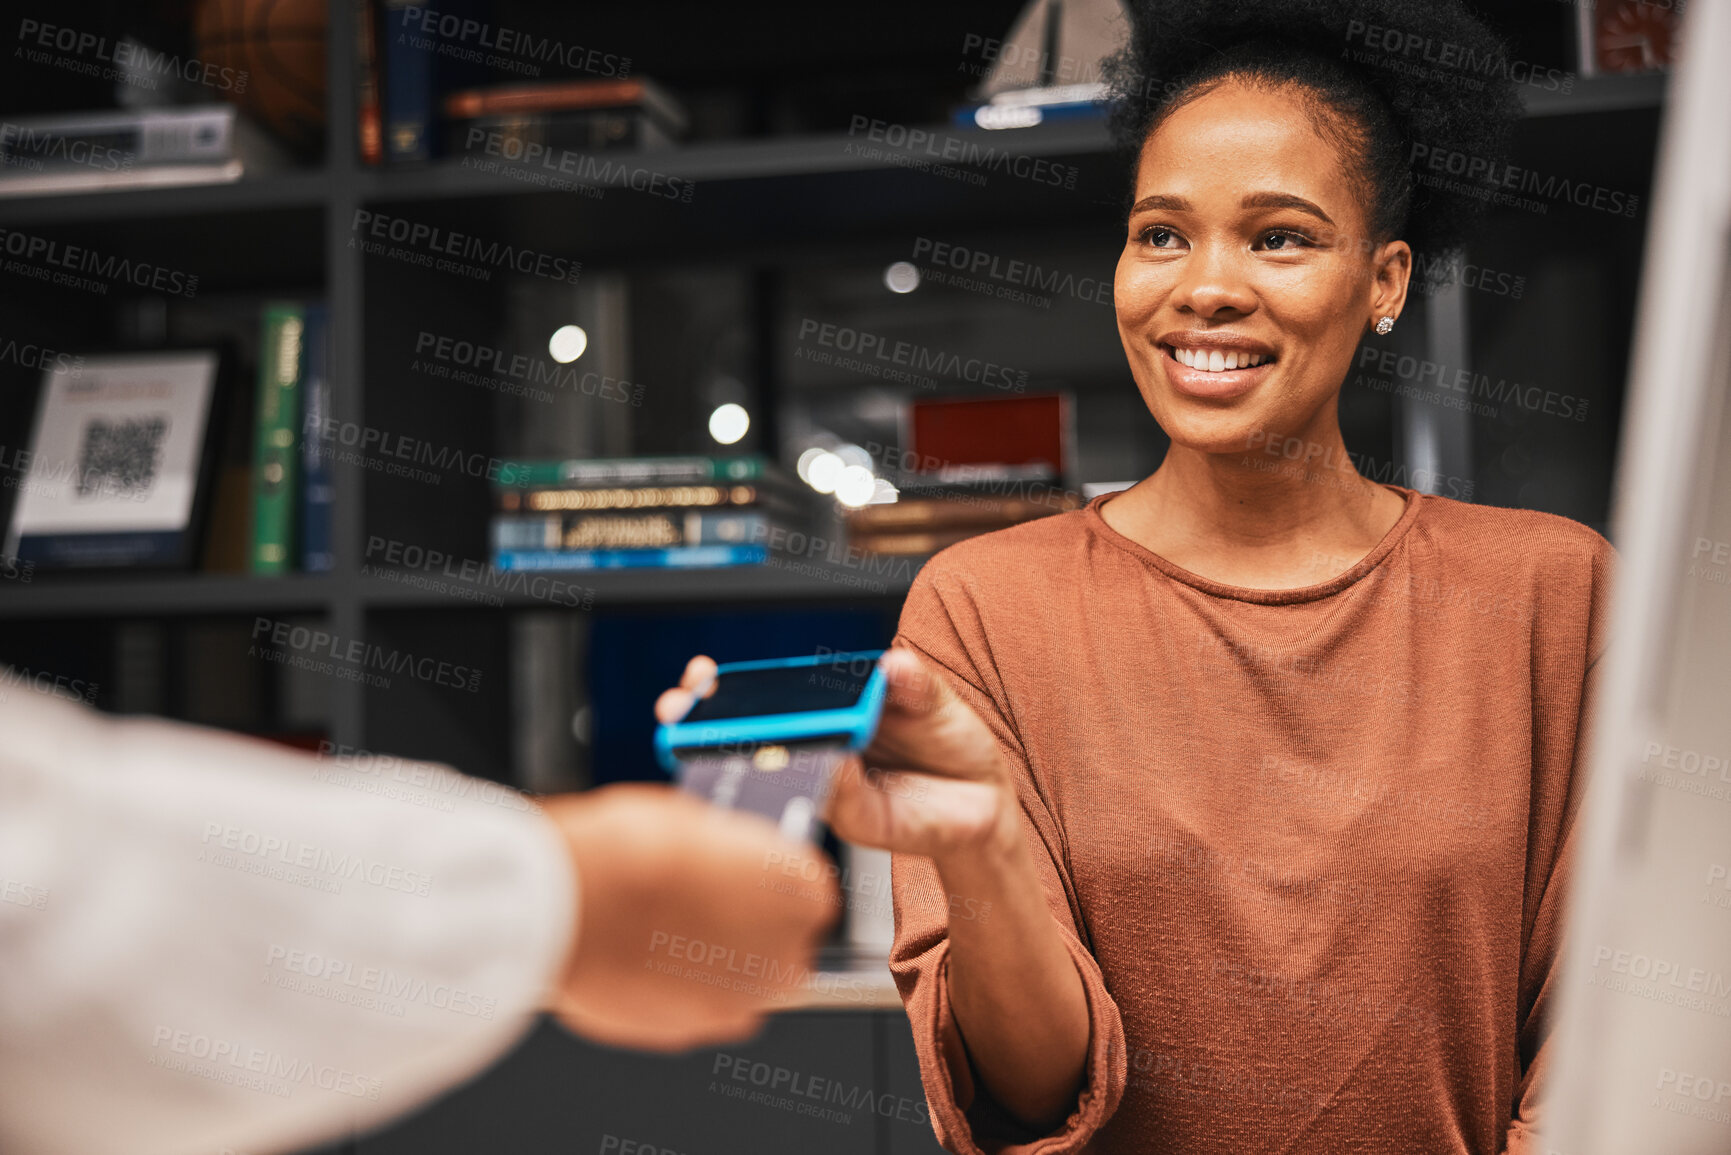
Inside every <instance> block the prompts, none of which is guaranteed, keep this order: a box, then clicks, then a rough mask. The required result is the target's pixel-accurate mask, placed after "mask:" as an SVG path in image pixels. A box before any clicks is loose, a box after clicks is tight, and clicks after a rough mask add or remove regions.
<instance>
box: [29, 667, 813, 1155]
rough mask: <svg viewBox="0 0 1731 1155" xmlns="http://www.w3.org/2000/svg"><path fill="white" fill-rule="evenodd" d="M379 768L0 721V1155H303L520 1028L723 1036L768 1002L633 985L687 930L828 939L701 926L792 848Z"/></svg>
mask: <svg viewBox="0 0 1731 1155" xmlns="http://www.w3.org/2000/svg"><path fill="white" fill-rule="evenodd" d="M385 765H388V764H371V765H367V766H361V765H345V764H343V763H341V762H333V761H329V760H321V759H315V758H313V757H311V756H309V755H305V754H301V753H298V752H295V751H292V750H288V749H284V748H280V747H276V746H272V745H270V744H267V743H263V742H259V741H256V740H252V739H247V738H242V737H237V736H232V735H227V734H223V733H220V732H217V731H210V730H204V729H199V728H196V727H191V726H184V725H179V724H176V723H170V722H163V721H155V720H128V719H109V718H105V717H103V716H102V715H99V714H96V713H94V712H92V711H89V710H86V709H84V708H82V707H79V706H74V705H70V704H68V703H65V702H61V701H55V700H52V699H49V698H45V697H40V696H37V695H34V694H30V693H21V692H18V691H16V690H14V691H13V692H11V693H10V695H9V700H8V701H5V702H0V1150H3V1151H6V1152H9V1153H13V1152H17V1153H36V1152H77V1153H79V1155H101V1153H103V1152H109V1151H115V1152H120V1151H124V1152H127V1153H128V1155H147V1153H150V1152H158V1151H162V1152H171V1151H172V1152H187V1151H198V1150H219V1149H221V1148H224V1147H232V1148H240V1149H246V1150H253V1151H265V1150H284V1149H292V1148H294V1147H297V1146H305V1145H308V1144H311V1143H314V1142H318V1141H321V1140H323V1139H327V1138H330V1137H332V1136H335V1135H340V1134H342V1133H344V1132H346V1131H348V1130H350V1129H360V1128H366V1127H369V1126H373V1125H375V1124H377V1123H380V1122H382V1121H383V1120H385V1119H387V1118H389V1117H390V1116H392V1115H394V1114H398V1113H401V1112H403V1111H405V1110H407V1109H408V1108H410V1107H412V1106H414V1105H416V1104H417V1103H419V1102H422V1101H424V1100H425V1099H427V1098H429V1097H431V1096H432V1095H434V1094H436V1093H438V1092H439V1091H442V1090H444V1089H446V1088H448V1087H450V1086H451V1085H453V1084H455V1083H457V1082H458V1081H461V1080H463V1079H466V1078H468V1077H470V1076H472V1075H474V1074H476V1073H477V1072H479V1071H480V1070H481V1069H482V1068H483V1067H484V1066H486V1065H487V1064H488V1063H489V1062H491V1061H492V1060H493V1059H494V1058H496V1057H497V1056H498V1055H499V1054H501V1053H502V1052H503V1051H504V1050H505V1049H506V1048H508V1047H509V1046H510V1045H511V1044H512V1043H513V1042H514V1041H515V1040H516V1039H517V1038H518V1036H519V1035H520V1034H521V1033H522V1032H523V1031H524V1030H525V1029H526V1028H527V1026H528V1025H529V1022H530V1021H531V1015H532V1014H533V1012H535V1011H536V1010H537V1009H539V1008H542V1007H544V1006H552V1007H553V1008H555V1009H556V1010H558V1011H559V1013H560V1015H561V1017H562V1018H563V1019H564V1020H565V1021H566V1022H567V1023H569V1024H572V1025H575V1026H577V1027H578V1028H579V1029H583V1030H585V1031H586V1033H590V1034H592V1035H594V1036H595V1037H599V1038H602V1039H604V1040H606V1041H610V1042H622V1043H625V1044H628V1045H638V1046H650V1047H656V1046H688V1045H692V1044H693V1043H694V1042H695V1041H701V1040H704V1039H706V1038H709V1037H714V1038H717V1039H720V1038H731V1037H736V1036H737V1035H738V1034H739V1033H740V1032H742V1031H749V1030H750V1029H752V1028H753V1027H754V1026H755V1025H756V1023H757V1021H758V1017H759V1016H760V1015H761V1013H762V1011H763V1009H764V1005H765V1000H764V999H762V998H761V997H757V996H752V995H740V994H731V995H724V994H721V993H718V992H716V991H715V990H714V988H713V986H712V985H708V984H705V983H703V982H702V981H694V978H693V976H690V975H688V974H671V975H663V974H658V973H653V972H652V971H651V970H650V969H649V968H646V965H645V964H646V962H654V961H655V958H654V952H655V951H656V950H658V949H663V948H664V945H665V943H666V942H668V941H670V940H671V939H672V938H675V937H677V936H679V935H681V934H687V933H708V934H710V935H711V937H712V938H714V937H717V936H718V935H720V934H732V935H733V936H734V937H736V938H740V937H743V938H744V939H745V940H746V942H745V945H747V946H754V945H755V946H762V945H763V943H765V942H769V943H771V944H772V945H769V946H765V947H763V949H766V950H768V951H770V952H771V953H772V954H775V953H777V952H779V953H782V954H785V955H787V956H788V957H790V958H791V957H794V956H799V955H800V954H801V953H802V952H804V957H805V958H806V959H809V950H810V948H811V947H812V946H813V945H814V944H815V941H816V939H817V937H818V935H819V933H820V932H821V928H822V925H823V923H824V922H825V921H826V919H827V913H828V912H827V911H823V910H820V909H818V906H819V904H817V903H813V902H811V901H810V900H803V901H799V902H797V903H794V902H793V901H792V900H783V902H782V907H785V910H784V909H780V908H776V909H770V908H769V907H768V906H766V905H765V903H766V901H773V900H766V899H765V898H763V897H760V896H757V895H749V896H748V901H746V902H744V903H743V904H738V903H736V904H734V906H735V908H736V910H735V911H730V912H728V913H727V914H726V915H725V916H722V915H716V914H714V913H713V912H714V911H715V910H716V909H717V908H723V907H725V906H726V905H727V904H725V903H723V902H720V901H718V895H717V893H716V890H717V888H727V889H728V890H729V891H736V890H737V888H738V887H739V886H740V885H741V884H742V883H744V884H745V885H748V886H749V885H751V883H750V882H749V881H747V879H746V875H747V874H748V873H749V871H745V872H742V871H741V869H739V867H740V864H748V865H749V866H755V867H757V869H758V870H759V871H761V866H760V865H759V864H760V863H761V861H763V860H765V859H766V858H768V857H769V855H768V854H767V853H766V848H773V849H774V852H775V853H776V854H777V855H780V854H783V853H784V852H785V851H786V850H788V849H790V848H787V847H786V846H785V844H783V843H781V842H780V841H779V840H778V839H777V838H776V837H775V835H774V830H773V827H771V826H770V825H769V824H768V823H767V822H762V821H761V820H757V821H758V822H760V823H761V827H763V828H764V829H760V828H759V826H758V825H754V824H753V822H752V821H750V820H747V819H744V818H740V817H737V816H731V815H723V814H719V813H716V814H714V815H710V814H709V813H708V808H706V807H701V806H700V805H698V804H696V803H695V802H693V801H692V800H690V799H684V798H678V799H674V798H670V797H666V795H668V794H670V793H671V792H668V791H666V790H664V789H663V790H660V791H659V792H656V793H654V794H653V795H651V794H650V791H651V790H652V789H653V788H640V789H639V790H638V791H637V792H635V793H633V792H631V791H629V790H626V789H623V788H610V789H609V790H604V791H596V792H593V793H592V794H590V795H583V796H573V797H570V798H565V799H553V800H549V802H548V805H547V808H546V811H545V812H543V810H542V809H541V808H540V807H537V806H536V805H534V804H533V803H531V802H530V801H529V800H528V799H526V798H524V797H523V796H521V795H518V794H516V793H515V792H513V791H509V790H505V789H503V788H500V787H497V786H496V785H495V784H492V783H482V782H479V781H478V780H475V779H470V778H465V777H462V776H460V775H456V774H455V773H454V772H451V771H448V770H445V769H443V768H439V767H431V766H429V765H428V764H425V763H410V764H406V766H407V772H404V771H403V770H402V769H401V768H400V767H401V766H402V765H404V764H399V766H398V767H390V768H389V769H388V770H386V769H381V766H385ZM550 819H551V820H550ZM664 827H665V828H669V829H668V830H666V831H664V832H662V833H661V834H660V835H659V836H658V834H657V832H658V831H661V830H662V828H664ZM682 827H688V828H689V829H683V828H682ZM670 843H673V844H676V845H677V846H678V847H680V848H681V849H680V851H679V852H678V853H674V852H672V851H671V850H670V849H669V844H670ZM639 847H643V849H641V850H639ZM794 853H796V854H797V853H798V852H797V850H794ZM682 855H683V857H681V856H682ZM777 860H779V859H777ZM717 863H720V864H721V865H722V867H723V868H722V869H713V867H715V865H716V864H717ZM706 866H708V867H711V868H712V869H710V870H708V872H707V874H706V873H705V871H704V869H703V868H704V867H706ZM579 875H581V877H582V878H583V882H584V885H583V890H584V891H585V896H584V899H583V901H581V902H579V900H578V885H577V881H578V877H579ZM590 892H593V893H590ZM722 917H725V918H727V919H729V920H730V922H729V925H728V926H727V927H724V928H721V929H719V930H718V928H717V926H716V924H715V921H714V920H715V919H717V918H722ZM752 918H755V919H756V920H757V922H756V923H750V922H748V921H741V920H749V919H752ZM579 922H581V932H582V933H581V935H580V936H579V938H578V941H579V942H581V943H582V944H583V946H582V949H580V950H576V951H573V948H572V944H573V935H574V932H575V931H577V930H578V928H579ZM771 924H773V925H771ZM766 926H767V927H768V934H767V937H762V936H760V937H758V938H754V937H752V936H753V935H758V933H759V932H760V931H762V930H763V929H764V928H765V927H766ZM675 969H676V970H677V968H675ZM789 969H790V970H791V969H792V968H791V967H790V968H789ZM658 983H659V984H660V987H659V988H658V987H657V986H656V984H658ZM771 1001H773V1000H771ZM661 1007H666V1008H669V1010H668V1013H669V1014H675V1015H682V1016H683V1019H682V1020H680V1021H672V1022H669V1021H660V1020H657V1019H656V1017H655V1015H656V1011H655V1010H645V1009H643V1008H661ZM610 1015H611V1016H613V1017H612V1018H610V1017H609V1016H610Z"/></svg>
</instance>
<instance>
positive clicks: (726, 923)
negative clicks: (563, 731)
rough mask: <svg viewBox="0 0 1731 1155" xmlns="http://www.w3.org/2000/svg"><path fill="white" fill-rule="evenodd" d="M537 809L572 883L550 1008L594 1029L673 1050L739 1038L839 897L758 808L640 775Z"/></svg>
mask: <svg viewBox="0 0 1731 1155" xmlns="http://www.w3.org/2000/svg"><path fill="white" fill-rule="evenodd" d="M542 809H543V810H544V812H545V813H546V814H547V815H548V817H550V818H551V819H552V820H553V821H554V823H555V824H556V825H557V826H558V827H559V829H560V831H561V832H562V833H563V834H564V836H565V841H566V844H567V845H568V846H569V848H570V850H571V855H572V858H573V859H574V860H575V863H576V868H577V875H578V879H579V892H580V893H579V897H578V923H579V927H578V932H577V938H576V942H575V944H574V949H573V951H572V954H571V957H570V959H569V960H568V962H567V964H566V968H565V972H564V976H563V980H562V982H561V983H560V984H559V989H558V992H557V994H556V996H555V999H554V1002H553V1005H552V1008H551V1009H552V1010H553V1011H554V1012H555V1013H556V1014H557V1015H558V1017H559V1019H560V1020H561V1021H562V1022H563V1023H564V1024H565V1025H566V1026H567V1027H569V1028H571V1029H572V1030H574V1031H576V1032H577V1033H578V1034H580V1035H583V1036H584V1037H585V1038H589V1039H592V1040H594V1041H596V1042H600V1043H606V1044H609V1045H612V1046H621V1047H632V1048H636V1049H639V1050H652V1051H681V1050H688V1049H690V1048H693V1047H702V1046H713V1045H716V1044H719V1043H725V1042H735V1041H738V1040H741V1039H745V1038H748V1037H749V1036H751V1035H752V1034H755V1033H756V1031H757V1029H758V1027H759V1026H760V1025H761V1022H762V1019H763V1016H764V1015H765V1014H766V1013H768V1012H769V1011H772V1010H774V1009H776V1007H777V1006H778V1005H781V1004H782V1003H784V1002H785V1001H786V1000H787V998H788V996H789V994H791V993H792V992H793V991H795V990H796V989H797V988H798V987H799V986H800V985H801V983H803V981H804V980H805V978H806V977H807V975H808V974H809V973H810V971H811V969H812V967H813V965H814V962H815V957H816V953H817V947H818V945H819V943H820V942H821V941H822V939H823V935H824V933H825V931H826V930H827V928H828V926H829V924H830V923H831V922H832V921H834V918H835V915H836V913H837V912H838V911H839V910H840V909H841V908H840V896H839V894H838V893H837V892H836V887H835V883H834V881H833V879H832V878H831V876H830V874H829V872H828V871H826V870H824V869H822V867H823V855H822V851H820V850H818V849H817V848H815V847H812V846H809V845H804V844H796V843H792V842H789V841H787V840H786V839H784V838H782V837H781V835H780V834H779V833H778V832H777V830H776V828H775V824H774V823H772V822H770V821H769V820H768V819H765V818H761V817H758V816H757V815H754V814H742V813H737V812H733V811H727V810H720V809H717V808H715V807H713V806H710V805H709V804H708V803H706V802H702V801H700V800H698V799H695V798H692V797H690V796H688V795H685V794H681V793H679V792H678V791H676V790H674V789H672V788H670V787H666V786H651V785H646V784H645V785H638V784H620V785H616V786H604V787H601V788H599V789H596V790H590V791H587V792H585V793H582V794H568V795H563V796H560V797H556V798H550V799H546V800H544V801H543V802H542ZM805 859H810V860H812V862H813V864H814V867H813V868H812V869H803V868H799V867H800V864H801V862H802V861H803V860H805ZM790 863H791V864H793V865H794V867H795V868H796V869H795V870H794V871H793V872H791V873H790V872H789V871H788V870H787V867H788V865H789V864H790ZM772 864H773V865H772ZM814 900H815V901H814Z"/></svg>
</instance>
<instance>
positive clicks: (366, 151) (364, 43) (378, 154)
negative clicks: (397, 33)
mask: <svg viewBox="0 0 1731 1155" xmlns="http://www.w3.org/2000/svg"><path fill="white" fill-rule="evenodd" d="M353 2H354V5H355V47H356V53H355V55H356V60H355V69H356V74H357V79H358V81H359V87H360V92H359V94H358V96H357V98H356V101H355V107H356V124H355V131H356V135H357V137H358V140H359V144H360V151H361V163H362V164H367V165H376V164H379V163H381V162H382V161H383V160H384V159H385V138H384V122H383V120H382V116H381V113H380V111H379V49H378V38H377V36H376V30H375V29H374V27H373V21H374V17H375V16H376V15H377V14H376V13H375V12H374V10H373V0H353Z"/></svg>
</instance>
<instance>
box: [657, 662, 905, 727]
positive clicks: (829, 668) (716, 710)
mask: <svg viewBox="0 0 1731 1155" xmlns="http://www.w3.org/2000/svg"><path fill="white" fill-rule="evenodd" d="M862 665H863V666H864V667H865V668H864V669H861V668H860V667H861V666H862ZM871 674H872V667H871V666H870V665H869V664H866V663H861V662H854V663H851V664H840V665H833V664H825V665H820V666H777V667H774V668H771V669H762V670H729V671H726V672H724V673H723V674H722V675H721V676H720V677H718V678H717V679H716V681H715V693H714V694H712V695H710V696H709V697H707V698H699V699H698V700H697V703H696V704H695V705H694V706H692V707H691V711H690V713H688V714H686V715H685V718H684V721H686V722H714V721H717V720H719V719H722V718H752V717H757V716H760V715H765V714H804V713H809V712H811V711H813V710H845V709H847V708H848V707H849V706H852V705H853V704H854V703H856V702H858V701H859V699H860V695H861V694H863V693H865V688H866V682H867V681H869V680H870V678H871Z"/></svg>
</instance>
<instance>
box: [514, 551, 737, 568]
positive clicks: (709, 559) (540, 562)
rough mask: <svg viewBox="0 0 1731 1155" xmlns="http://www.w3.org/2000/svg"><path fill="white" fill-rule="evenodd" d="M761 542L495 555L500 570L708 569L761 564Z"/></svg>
mask: <svg viewBox="0 0 1731 1155" xmlns="http://www.w3.org/2000/svg"><path fill="white" fill-rule="evenodd" d="M768 560H769V550H768V548H767V547H765V546H761V545H676V546H670V547H668V548H667V549H507V550H500V551H498V552H497V553H495V554H494V555H493V568H494V569H499V570H530V569H535V570H577V569H709V568H713V567H716V566H730V565H762V564H763V563H764V562H766V561H768Z"/></svg>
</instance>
